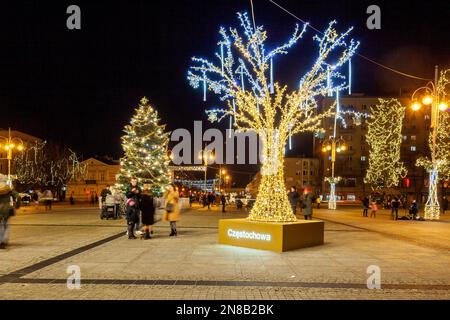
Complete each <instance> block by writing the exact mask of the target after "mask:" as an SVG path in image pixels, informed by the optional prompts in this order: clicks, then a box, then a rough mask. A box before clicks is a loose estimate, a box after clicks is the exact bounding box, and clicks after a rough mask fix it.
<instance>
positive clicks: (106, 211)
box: [100, 194, 117, 220]
mask: <svg viewBox="0 0 450 320" xmlns="http://www.w3.org/2000/svg"><path fill="white" fill-rule="evenodd" d="M109 218H113V219H117V212H116V202H115V201H114V197H113V196H112V195H110V194H108V195H107V196H106V198H105V200H104V201H102V211H101V213H100V219H102V220H103V219H107V220H108V219H109Z"/></svg>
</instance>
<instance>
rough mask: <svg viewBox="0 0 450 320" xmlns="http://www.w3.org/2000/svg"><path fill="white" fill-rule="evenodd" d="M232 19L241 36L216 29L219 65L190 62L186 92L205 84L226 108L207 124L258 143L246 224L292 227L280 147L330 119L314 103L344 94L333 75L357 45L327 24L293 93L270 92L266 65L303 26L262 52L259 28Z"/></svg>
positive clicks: (243, 18) (276, 88) (276, 87)
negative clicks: (255, 137)
mask: <svg viewBox="0 0 450 320" xmlns="http://www.w3.org/2000/svg"><path fill="white" fill-rule="evenodd" d="M237 15H238V19H239V21H240V27H241V30H242V32H243V35H242V34H241V33H240V31H238V30H237V29H236V28H230V29H228V30H227V29H225V28H223V27H222V28H220V35H221V38H222V39H221V41H220V42H219V43H218V46H219V47H221V45H223V46H224V47H223V51H224V53H223V54H221V53H220V51H219V52H217V53H216V58H217V60H218V63H219V64H218V65H216V64H214V63H213V62H210V61H209V60H207V59H204V58H198V57H193V58H192V61H193V65H192V66H191V67H190V69H189V71H188V80H189V81H190V84H191V86H193V87H194V88H199V87H200V85H201V84H202V81H203V80H204V79H206V83H207V87H208V90H209V91H212V92H213V93H215V94H216V95H218V96H219V97H220V99H221V100H222V101H225V102H226V104H227V107H226V108H222V109H213V110H207V114H208V118H209V119H210V120H212V121H213V122H218V121H220V120H222V119H223V118H225V117H226V116H230V117H233V119H234V121H233V123H232V124H233V126H234V127H235V128H236V129H238V130H240V131H255V132H257V133H258V134H259V136H260V138H261V141H262V142H263V150H262V154H263V159H262V160H263V161H262V162H263V163H262V168H261V175H262V178H261V183H260V186H259V191H258V195H257V198H256V201H255V204H254V206H253V208H252V210H251V212H250V215H249V219H250V220H253V221H272V222H288V221H295V220H296V217H295V215H294V214H293V213H292V210H291V208H290V205H289V202H288V199H287V194H286V190H285V185H284V173H283V162H284V150H285V146H286V143H287V142H288V139H289V136H290V135H295V134H298V133H301V132H308V131H310V132H315V131H318V130H319V129H320V123H321V120H322V119H324V118H326V117H331V116H332V115H333V108H334V106H331V107H330V109H328V110H324V111H322V112H319V110H318V103H317V98H319V97H322V96H325V95H326V94H327V93H328V91H329V90H330V89H331V90H344V89H346V88H347V85H348V84H347V83H346V82H345V77H344V76H342V75H341V74H340V73H339V72H338V70H339V69H340V67H342V66H343V65H344V64H345V63H346V62H347V61H348V59H349V58H350V57H351V56H352V55H353V54H354V52H355V50H356V48H357V47H358V45H359V43H358V42H355V41H353V40H348V39H347V38H348V35H349V33H350V32H351V30H352V28H350V29H348V30H347V31H345V32H343V33H339V32H337V31H336V29H335V25H336V22H335V21H333V22H331V23H330V24H329V25H328V28H327V29H326V30H325V31H324V33H323V34H322V35H320V36H319V35H316V36H314V38H313V39H314V40H315V43H316V44H317V45H318V56H317V58H316V60H315V61H314V62H313V64H312V67H311V69H310V70H308V71H307V72H306V73H305V74H304V75H303V77H301V78H300V80H299V84H298V87H297V88H295V89H293V90H288V87H287V86H286V85H280V84H279V83H278V82H276V81H275V82H274V83H273V90H272V81H271V80H272V79H271V73H270V69H271V64H272V69H273V63H274V61H275V57H277V56H281V55H284V54H286V53H287V52H288V50H289V49H290V48H291V47H292V46H294V45H295V44H296V43H297V41H298V40H299V39H301V38H302V37H303V36H304V34H305V33H306V28H307V26H308V24H304V25H303V28H300V27H299V25H296V27H295V30H294V32H293V34H292V36H291V38H290V39H289V40H288V41H287V42H286V43H285V44H282V45H280V46H278V47H276V48H275V49H273V50H266V47H265V43H266V40H267V33H266V31H265V30H264V28H263V27H262V26H257V27H255V29H254V27H253V25H252V23H251V22H250V19H249V18H248V16H247V14H246V13H244V14H241V13H238V14H237ZM205 74H206V78H205V77H204V75H205ZM328 79H329V80H334V81H333V82H331V81H327V80H328ZM331 83H333V85H334V87H332V88H331ZM271 92H273V94H271Z"/></svg>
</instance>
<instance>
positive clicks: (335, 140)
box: [322, 124, 347, 210]
mask: <svg viewBox="0 0 450 320" xmlns="http://www.w3.org/2000/svg"><path fill="white" fill-rule="evenodd" d="M335 126H336V124H335ZM345 150H347V146H346V145H345V142H344V139H342V138H341V137H336V127H335V130H334V134H333V136H331V137H329V138H328V140H326V141H324V142H323V144H322V152H324V153H328V151H331V178H329V179H328V182H329V183H330V199H329V201H328V209H331V210H336V182H338V181H339V180H340V178H339V177H335V175H334V173H335V172H334V171H335V169H334V165H335V162H336V153H340V152H343V151H345Z"/></svg>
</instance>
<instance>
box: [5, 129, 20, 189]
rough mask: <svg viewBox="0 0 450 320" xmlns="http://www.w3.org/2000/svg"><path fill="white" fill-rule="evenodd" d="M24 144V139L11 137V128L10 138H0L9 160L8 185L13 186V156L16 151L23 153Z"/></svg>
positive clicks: (9, 131) (9, 130)
mask: <svg viewBox="0 0 450 320" xmlns="http://www.w3.org/2000/svg"><path fill="white" fill-rule="evenodd" d="M24 148H25V147H24V143H23V141H22V139H20V138H14V137H11V128H8V137H0V149H3V150H5V151H6V158H2V159H7V160H8V181H7V183H8V185H9V186H11V185H12V179H11V160H12V154H13V151H14V150H17V151H23V150H24Z"/></svg>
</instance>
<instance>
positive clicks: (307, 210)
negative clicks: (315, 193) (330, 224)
mask: <svg viewBox="0 0 450 320" xmlns="http://www.w3.org/2000/svg"><path fill="white" fill-rule="evenodd" d="M302 213H303V216H304V218H305V220H312V214H313V201H312V195H311V192H307V193H306V194H305V197H304V199H303V201H302Z"/></svg>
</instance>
